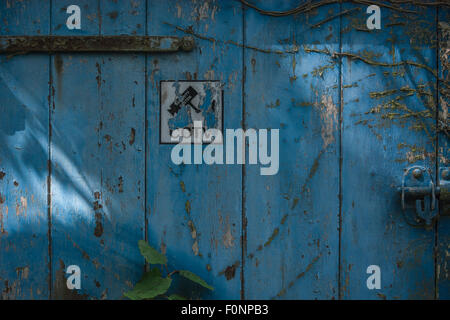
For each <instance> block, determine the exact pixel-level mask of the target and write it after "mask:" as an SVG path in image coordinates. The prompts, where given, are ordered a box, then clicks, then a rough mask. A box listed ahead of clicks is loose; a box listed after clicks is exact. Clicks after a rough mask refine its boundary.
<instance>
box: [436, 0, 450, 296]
mask: <svg viewBox="0 0 450 320" xmlns="http://www.w3.org/2000/svg"><path fill="white" fill-rule="evenodd" d="M438 12H439V16H438V18H439V36H440V37H439V55H438V64H439V66H438V68H439V77H440V79H442V81H440V82H439V85H438V88H439V114H438V128H439V130H440V131H439V141H438V159H437V163H438V167H450V152H449V139H450V138H449V134H450V118H449V105H450V23H449V22H450V9H449V8H448V7H444V6H442V7H440V8H439V11H438ZM439 179H440V180H441V183H443V182H444V181H443V179H442V177H440V178H439ZM448 180H450V179H448ZM448 180H447V181H446V182H447V183H449V181H448ZM440 210H441V214H443V213H444V210H445V211H446V212H447V214H448V213H449V212H450V205H447V207H446V208H444V207H442V206H441V208H440ZM437 232H438V244H437V249H438V250H437V254H438V256H437V269H436V276H437V281H438V288H437V293H438V294H437V297H438V298H439V299H447V300H448V299H450V216H442V217H441V218H440V220H439V224H438V229H437Z"/></svg>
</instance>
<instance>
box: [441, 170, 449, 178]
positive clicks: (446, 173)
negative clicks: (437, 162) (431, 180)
mask: <svg viewBox="0 0 450 320" xmlns="http://www.w3.org/2000/svg"><path fill="white" fill-rule="evenodd" d="M441 177H442V179H445V180H450V170H449V169H444V170H442V172H441Z"/></svg>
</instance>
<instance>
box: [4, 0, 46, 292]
mask: <svg viewBox="0 0 450 320" xmlns="http://www.w3.org/2000/svg"><path fill="white" fill-rule="evenodd" d="M49 12H50V6H49V3H48V2H44V3H43V2H41V1H20V2H19V1H2V2H0V21H1V24H0V34H1V35H22V34H29V35H46V34H48V32H49V19H48V14H49ZM48 66H49V59H48V56H47V55H45V54H38V55H32V56H14V57H12V56H7V55H1V56H0V252H1V257H0V299H2V300H3V299H46V298H48V295H49V290H48V287H49V268H48V267H49V265H48V261H49V254H48V219H47V160H48V100H47V97H48V79H49V73H48Z"/></svg>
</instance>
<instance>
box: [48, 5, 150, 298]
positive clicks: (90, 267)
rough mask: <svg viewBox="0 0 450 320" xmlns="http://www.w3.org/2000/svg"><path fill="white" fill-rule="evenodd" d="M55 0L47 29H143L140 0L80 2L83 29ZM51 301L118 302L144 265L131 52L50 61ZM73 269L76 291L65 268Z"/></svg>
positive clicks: (140, 133)
mask: <svg viewBox="0 0 450 320" xmlns="http://www.w3.org/2000/svg"><path fill="white" fill-rule="evenodd" d="M69 4H74V3H73V2H70V1H54V2H53V26H55V28H54V33H55V34H59V35H69V34H82V35H88V34H101V35H103V34H108V35H117V34H144V25H145V10H146V6H145V1H126V2H125V1H124V2H120V3H119V2H116V1H107V0H101V1H99V2H97V1H78V2H77V4H78V5H79V6H80V8H81V12H82V28H81V30H68V29H67V28H66V26H65V21H66V19H67V16H68V15H67V14H66V13H65V8H66V7H67V5H69ZM52 67H53V73H52V74H53V88H54V90H53V92H54V95H53V97H52V98H53V106H52V107H53V109H52V127H53V132H52V133H53V134H52V151H51V152H52V165H53V172H54V175H53V179H52V202H53V215H52V217H53V253H54V254H53V269H54V272H53V273H54V277H53V286H54V298H62V299H67V298H70V299H73V298H89V299H117V298H121V297H122V294H123V292H124V291H126V290H128V289H129V288H130V287H131V286H132V283H134V282H136V281H137V280H138V279H139V277H140V276H141V271H142V270H143V264H144V261H143V258H142V257H141V255H140V253H139V250H138V248H137V241H138V240H139V239H141V238H143V236H144V188H145V180H144V176H145V175H144V161H145V158H144V157H145V155H144V134H145V132H144V117H145V104H144V97H145V90H144V83H145V74H144V69H145V64H144V57H143V55H137V54H98V53H95V54H75V53H74V54H60V55H55V56H54V57H53V60H52ZM69 265H78V266H80V268H81V275H82V284H81V290H78V291H70V290H67V288H66V280H65V279H66V277H67V275H66V274H65V268H67V267H68V266H69Z"/></svg>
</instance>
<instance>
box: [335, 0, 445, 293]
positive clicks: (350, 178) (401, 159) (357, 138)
mask: <svg viewBox="0 0 450 320" xmlns="http://www.w3.org/2000/svg"><path fill="white" fill-rule="evenodd" d="M354 7H355V6H354V5H352V4H344V5H343V8H344V9H350V8H354ZM366 8H367V7H366V6H361V11H360V12H355V13H354V14H352V15H349V16H345V17H343V26H342V53H341V55H342V76H343V86H342V88H343V125H342V128H343V129H342V130H343V132H342V159H343V165H342V194H343V200H342V231H341V232H342V234H341V241H342V242H341V289H342V290H341V296H342V298H344V299H432V298H434V295H435V285H434V280H435V278H434V257H433V247H434V236H435V234H434V232H433V228H430V229H428V230H427V229H425V228H423V227H416V228H415V227H413V226H410V225H408V223H407V221H408V220H406V219H405V217H404V216H403V214H402V209H401V205H400V196H399V194H398V193H397V192H396V188H397V187H398V186H399V185H400V184H401V179H402V175H403V172H404V171H403V170H404V168H407V167H410V166H412V165H413V164H420V165H423V166H426V167H428V168H430V169H431V171H432V174H433V175H434V172H435V160H436V159H435V147H436V144H435V142H436V140H435V139H436V135H435V132H434V124H435V110H436V107H435V105H436V104H435V92H436V91H435V90H436V88H435V83H436V77H435V72H436V70H435V66H436V25H435V18H436V14H435V12H436V11H435V8H434V7H413V6H406V5H404V6H402V8H404V9H409V10H413V11H416V12H419V14H411V13H405V12H403V11H399V10H395V11H394V10H390V9H387V8H382V9H381V19H382V20H381V29H380V30H368V29H367V26H366V20H367V18H368V17H369V15H368V14H366ZM359 57H362V58H363V59H360V58H359ZM405 61H411V62H412V64H415V65H412V64H411V63H406V62H405ZM378 62H383V63H385V65H384V66H382V65H380V64H378V65H377V63H378ZM411 214H414V212H413V209H408V211H407V212H406V216H409V215H411ZM370 265H377V266H379V267H380V269H381V288H380V289H379V290H378V289H373V290H369V289H368V287H367V284H366V280H367V278H368V277H369V274H367V273H366V271H367V268H368V267H369V266H370Z"/></svg>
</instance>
